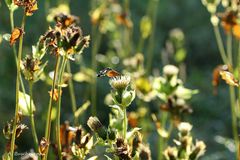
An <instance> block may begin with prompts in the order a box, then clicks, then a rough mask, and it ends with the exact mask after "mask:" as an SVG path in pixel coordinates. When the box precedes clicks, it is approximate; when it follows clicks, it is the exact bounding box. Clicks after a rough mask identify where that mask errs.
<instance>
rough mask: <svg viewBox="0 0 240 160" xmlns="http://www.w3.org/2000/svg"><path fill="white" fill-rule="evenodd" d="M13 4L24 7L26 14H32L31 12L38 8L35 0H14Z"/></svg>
mask: <svg viewBox="0 0 240 160" xmlns="http://www.w3.org/2000/svg"><path fill="white" fill-rule="evenodd" d="M14 4H15V5H17V6H19V7H24V10H25V14H26V16H32V14H33V12H35V11H36V10H38V6H37V0H14Z"/></svg>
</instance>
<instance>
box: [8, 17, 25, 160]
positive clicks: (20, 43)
mask: <svg viewBox="0 0 240 160" xmlns="http://www.w3.org/2000/svg"><path fill="white" fill-rule="evenodd" d="M25 20H26V15H25V14H23V19H22V24H21V28H22V29H23V30H24V27H25ZM22 47H23V34H22V35H21V36H20V39H19V48H18V59H17V78H16V108H15V118H14V123H13V134H12V138H11V149H10V157H11V160H13V155H14V153H13V152H14V148H15V137H16V129H17V119H18V111H19V103H18V100H19V88H20V87H19V86H20V85H19V82H20V74H21V73H20V72H21V69H20V63H21V58H22Z"/></svg>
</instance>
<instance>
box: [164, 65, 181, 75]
mask: <svg viewBox="0 0 240 160" xmlns="http://www.w3.org/2000/svg"><path fill="white" fill-rule="evenodd" d="M178 72H179V69H178V68H177V67H176V66H174V65H166V66H164V67H163V74H165V75H167V76H174V75H177V74H178Z"/></svg>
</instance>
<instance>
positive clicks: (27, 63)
mask: <svg viewBox="0 0 240 160" xmlns="http://www.w3.org/2000/svg"><path fill="white" fill-rule="evenodd" d="M40 64H41V62H40V61H39V60H38V59H34V58H32V57H30V56H27V57H26V58H25V59H24V60H23V61H21V70H22V71H23V74H24V76H25V78H26V79H27V80H28V81H35V80H37V79H38V77H37V76H39V75H40V73H37V72H38V71H39V70H40V69H41V67H40ZM36 73H37V74H36Z"/></svg>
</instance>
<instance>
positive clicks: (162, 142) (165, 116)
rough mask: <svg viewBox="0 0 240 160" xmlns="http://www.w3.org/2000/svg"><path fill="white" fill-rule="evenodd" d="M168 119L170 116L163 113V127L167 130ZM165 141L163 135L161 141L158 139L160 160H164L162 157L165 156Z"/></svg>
mask: <svg viewBox="0 0 240 160" xmlns="http://www.w3.org/2000/svg"><path fill="white" fill-rule="evenodd" d="M167 117H168V114H167V113H162V114H161V122H160V124H161V127H162V128H165V126H166V122H167ZM165 143H166V141H165V139H164V137H161V135H159V139H158V148H159V153H158V160H162V156H163V150H164V148H165Z"/></svg>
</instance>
